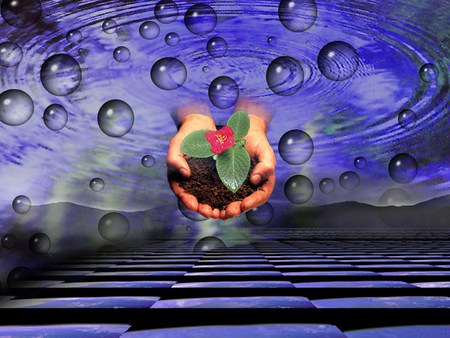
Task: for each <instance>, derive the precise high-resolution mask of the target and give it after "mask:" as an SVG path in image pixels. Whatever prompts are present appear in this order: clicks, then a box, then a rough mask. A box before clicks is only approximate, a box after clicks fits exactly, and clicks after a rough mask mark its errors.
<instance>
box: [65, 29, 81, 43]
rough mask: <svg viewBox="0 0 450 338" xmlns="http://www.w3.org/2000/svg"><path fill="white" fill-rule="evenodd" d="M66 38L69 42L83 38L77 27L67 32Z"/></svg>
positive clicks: (77, 41) (75, 41)
mask: <svg viewBox="0 0 450 338" xmlns="http://www.w3.org/2000/svg"><path fill="white" fill-rule="evenodd" d="M66 39H67V41H68V42H69V43H72V44H77V43H80V42H81V40H82V39H83V35H82V34H81V32H80V31H79V30H78V29H72V30H70V31H68V32H67V34H66Z"/></svg>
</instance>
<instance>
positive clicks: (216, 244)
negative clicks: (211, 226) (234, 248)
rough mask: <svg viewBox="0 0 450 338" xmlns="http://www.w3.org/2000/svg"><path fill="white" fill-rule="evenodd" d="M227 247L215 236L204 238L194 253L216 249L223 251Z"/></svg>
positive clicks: (196, 245) (196, 246) (195, 247)
mask: <svg viewBox="0 0 450 338" xmlns="http://www.w3.org/2000/svg"><path fill="white" fill-rule="evenodd" d="M226 247H227V246H226V245H225V243H224V242H223V241H222V240H221V239H219V238H217V237H213V236H208V237H204V238H202V239H201V240H199V241H198V242H197V243H196V244H195V246H194V252H201V251H211V250H214V249H222V248H226Z"/></svg>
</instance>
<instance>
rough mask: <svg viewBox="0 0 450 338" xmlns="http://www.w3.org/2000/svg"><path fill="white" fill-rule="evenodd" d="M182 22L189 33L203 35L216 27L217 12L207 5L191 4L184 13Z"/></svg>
mask: <svg viewBox="0 0 450 338" xmlns="http://www.w3.org/2000/svg"><path fill="white" fill-rule="evenodd" d="M184 24H185V25H186V28H187V29H188V30H189V31H190V32H191V33H193V34H197V35H205V34H208V33H210V32H212V31H213V30H214V28H215V27H216V24H217V14H216V12H215V11H214V9H212V8H211V7H210V6H208V5H205V4H197V5H193V6H191V7H189V9H188V10H187V11H186V14H185V15H184Z"/></svg>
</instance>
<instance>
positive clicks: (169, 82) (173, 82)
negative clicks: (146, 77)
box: [150, 57, 187, 90]
mask: <svg viewBox="0 0 450 338" xmlns="http://www.w3.org/2000/svg"><path fill="white" fill-rule="evenodd" d="M150 77H151V78H152V81H153V83H154V84H155V85H156V86H157V87H159V88H161V89H164V90H173V89H177V88H179V87H181V86H182V85H183V83H184V81H186V77H187V70H186V67H185V65H184V64H183V62H181V61H180V60H178V59H175V58H171V57H166V58H162V59H159V60H158V61H156V62H155V64H154V65H153V67H152V69H151V71H150Z"/></svg>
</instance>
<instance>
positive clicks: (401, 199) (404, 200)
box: [378, 188, 412, 207]
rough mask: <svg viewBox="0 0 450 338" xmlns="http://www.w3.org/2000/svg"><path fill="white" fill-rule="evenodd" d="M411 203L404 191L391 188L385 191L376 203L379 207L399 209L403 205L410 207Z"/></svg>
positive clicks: (409, 197)
mask: <svg viewBox="0 0 450 338" xmlns="http://www.w3.org/2000/svg"><path fill="white" fill-rule="evenodd" d="M411 203H412V200H411V196H409V194H408V193H407V192H406V191H404V190H403V189H399V188H391V189H388V190H386V191H385V192H384V193H383V195H381V197H380V199H379V201H378V205H379V206H380V207H387V206H395V207H401V206H403V205H411Z"/></svg>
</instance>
